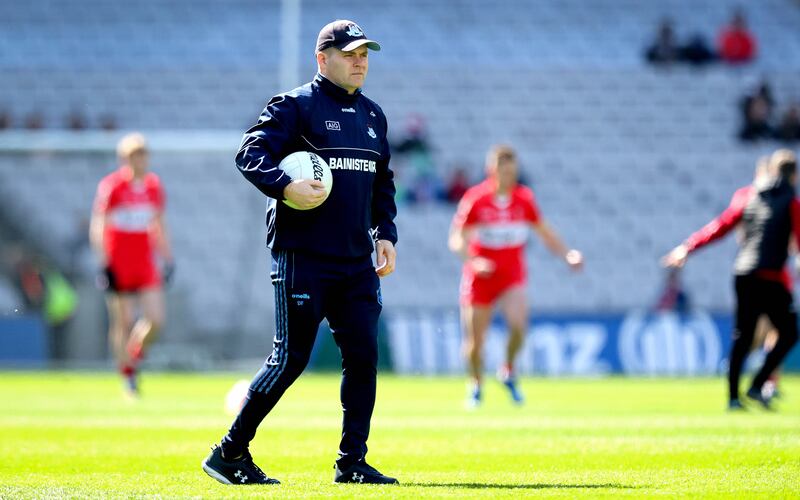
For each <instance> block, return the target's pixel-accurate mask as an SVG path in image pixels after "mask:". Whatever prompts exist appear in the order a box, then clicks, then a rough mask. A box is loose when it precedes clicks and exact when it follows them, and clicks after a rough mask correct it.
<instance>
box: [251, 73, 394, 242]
mask: <svg viewBox="0 0 800 500" xmlns="http://www.w3.org/2000/svg"><path fill="white" fill-rule="evenodd" d="M386 129H387V125H386V117H385V115H384V114H383V111H382V110H381V108H380V107H379V106H378V105H377V104H375V103H374V102H373V101H372V100H370V99H368V98H367V97H366V96H364V95H363V94H362V93H361V91H360V90H357V91H356V92H355V93H354V94H352V95H351V94H348V93H347V92H346V91H345V90H344V89H342V88H341V87H339V86H338V85H336V84H334V83H332V82H331V81H329V80H328V79H326V78H325V77H323V76H322V75H320V74H317V76H316V77H315V78H314V80H313V81H312V82H310V83H307V84H305V85H303V86H301V87H298V88H296V89H294V90H292V91H289V92H286V93H283V94H278V95H276V96H275V97H273V98H272V99H270V101H269V103H267V107H266V108H264V111H263V112H262V113H261V116H260V117H259V119H258V123H256V125H254V126H253V127H252V128H250V130H248V131H247V132H246V133H245V135H244V139H243V140H242V146H241V148H240V149H239V153H238V154H237V155H236V166H237V167H238V168H239V171H240V172H241V173H242V174H243V175H244V176H245V178H246V179H247V180H248V181H250V182H251V183H253V184H254V185H255V186H256V187H257V188H258V189H259V190H260V191H261V192H262V193H264V194H265V195H267V196H268V197H269V198H268V201H267V246H269V247H270V248H271V249H273V250H300V251H305V252H310V253H316V254H321V255H331V256H337V257H361V256H365V255H369V254H370V253H371V252H372V250H373V238H374V239H376V240H378V239H381V240H389V241H391V242H392V243H393V244H394V243H397V228H396V227H395V224H394V218H395V216H396V215H397V207H396V205H395V202H394V195H395V187H394V174H393V172H392V170H391V169H390V168H389V156H390V155H389V143H388V141H387V139H386ZM297 151H312V152H314V153H316V154H318V155H319V156H321V157H322V158H323V159H324V160H325V161H326V162H327V163H328V165H329V166H330V168H331V173H332V175H333V187H332V189H331V193H330V196H328V199H327V200H325V202H323V203H322V205H320V206H318V207H316V208H313V209H311V210H295V209H293V208H290V207H288V206H287V205H286V204H285V203H283V202H282V201H281V200H283V199H284V196H283V190H284V188H285V187H286V186H287V185H288V184H289V183H290V182H291V181H292V179H290V178H289V177H288V176H287V175H286V174H284V173H283V172H282V171H281V170H279V169H278V164H279V163H280V161H281V160H282V159H283V158H285V157H286V156H287V155H289V154H291V153H294V152H297Z"/></svg>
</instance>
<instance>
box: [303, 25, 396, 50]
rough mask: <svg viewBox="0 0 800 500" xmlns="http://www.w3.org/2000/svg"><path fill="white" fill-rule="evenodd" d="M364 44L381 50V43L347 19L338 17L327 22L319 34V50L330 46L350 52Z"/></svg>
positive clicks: (369, 47)
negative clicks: (371, 38)
mask: <svg viewBox="0 0 800 500" xmlns="http://www.w3.org/2000/svg"><path fill="white" fill-rule="evenodd" d="M362 45H366V46H367V48H368V49H372V50H376V51H377V50H381V44H379V43H378V42H376V41H375V40H369V39H368V38H367V36H366V35H365V34H364V30H362V29H361V27H360V26H359V25H357V24H356V23H354V22H353V21H348V20H347V19H338V20H336V21H333V22H332V23H328V24H326V25H325V26H324V27H323V28H322V29H321V30H320V31H319V36H317V52H321V51H323V50H325V49H327V48H328V47H336V48H337V49H339V50H343V51H345V52H349V51H351V50H354V49H355V48H357V47H361V46H362Z"/></svg>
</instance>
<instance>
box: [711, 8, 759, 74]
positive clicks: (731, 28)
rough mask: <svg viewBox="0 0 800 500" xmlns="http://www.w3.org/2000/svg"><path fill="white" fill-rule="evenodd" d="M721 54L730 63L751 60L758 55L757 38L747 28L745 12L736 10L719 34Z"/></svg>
mask: <svg viewBox="0 0 800 500" xmlns="http://www.w3.org/2000/svg"><path fill="white" fill-rule="evenodd" d="M718 43H719V56H720V58H721V59H722V60H723V61H725V62H727V63H729V64H742V63H746V62H750V61H751V60H752V59H753V58H754V57H755V56H756V39H755V37H754V36H753V34H752V33H750V31H749V30H748V29H747V22H746V21H745V18H744V13H743V12H742V11H741V10H736V11H735V12H734V13H733V18H732V19H731V23H730V24H729V25H728V26H725V27H723V28H722V31H721V32H720V34H719V40H718Z"/></svg>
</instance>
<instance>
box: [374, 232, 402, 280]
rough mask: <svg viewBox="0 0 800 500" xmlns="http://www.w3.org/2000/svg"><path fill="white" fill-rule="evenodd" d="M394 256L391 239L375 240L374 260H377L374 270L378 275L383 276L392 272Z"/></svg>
mask: <svg viewBox="0 0 800 500" xmlns="http://www.w3.org/2000/svg"><path fill="white" fill-rule="evenodd" d="M396 258H397V252H396V251H395V249H394V245H393V244H392V242H391V241H389V240H378V241H377V242H375V260H376V261H377V266H376V267H375V272H376V273H378V276H380V277H381V278H383V277H386V276H389V275H390V274H392V272H394V263H395V259H396Z"/></svg>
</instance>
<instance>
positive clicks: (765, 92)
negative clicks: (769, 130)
mask: <svg viewBox="0 0 800 500" xmlns="http://www.w3.org/2000/svg"><path fill="white" fill-rule="evenodd" d="M757 97H758V98H761V99H763V100H764V101H765V102H766V104H767V108H768V110H767V111H768V112H767V115H768V116H767V119H768V120H772V109H773V108H774V107H775V98H773V97H772V87H770V85H769V81H767V79H766V78H762V79H761V80H760V81H759V82H758V83H757V84H756V85H755V86H754V88H753V90H752V91H751V92H749V93H748V94H746V95H745V96H744V98H743V99H742V112H743V113H746V112H747V110H748V109H749V107H750V102H751V101H752V100H753V99H755V98H757Z"/></svg>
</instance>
